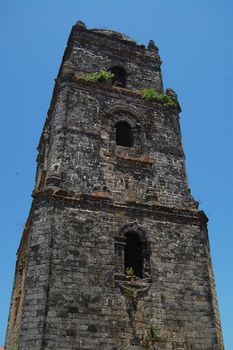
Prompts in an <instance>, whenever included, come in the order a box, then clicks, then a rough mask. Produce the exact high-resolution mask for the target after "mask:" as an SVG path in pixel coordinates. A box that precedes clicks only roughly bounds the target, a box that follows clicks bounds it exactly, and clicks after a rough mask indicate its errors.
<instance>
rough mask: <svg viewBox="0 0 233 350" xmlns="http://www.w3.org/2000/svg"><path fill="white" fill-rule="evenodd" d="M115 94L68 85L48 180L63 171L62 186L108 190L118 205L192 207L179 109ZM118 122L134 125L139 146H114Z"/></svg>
mask: <svg viewBox="0 0 233 350" xmlns="http://www.w3.org/2000/svg"><path fill="white" fill-rule="evenodd" d="M115 90H116V89H115ZM115 90H114V89H111V88H110V87H109V88H108V89H107V91H106V87H105V88H104V84H97V86H96V85H95V84H94V86H93V83H90V84H85V85H82V83H81V82H80V81H78V82H77V83H72V82H70V83H66V84H64V87H63V89H61V90H60V94H61V95H60V94H59V95H58V103H57V105H56V110H55V111H54V114H53V120H52V123H51V131H50V133H51V135H52V136H51V140H50V141H51V142H50V149H49V153H48V160H47V178H49V177H53V174H56V173H59V176H60V178H61V179H62V181H61V183H60V186H61V188H62V189H64V190H67V191H72V192H76V193H82V192H84V193H92V192H99V191H104V192H106V193H108V195H109V196H110V197H112V198H114V199H115V200H117V201H130V200H136V201H137V202H141V203H143V202H147V201H151V200H153V201H154V202H156V203H159V204H160V205H167V206H171V207H174V206H176V207H186V208H188V207H189V206H190V205H192V203H193V198H192V197H191V196H190V193H189V189H188V184H187V179H186V172H185V164H184V156H183V151H182V146H181V136H180V131H179V120H178V113H177V111H176V110H174V109H171V108H167V107H163V106H162V105H159V104H156V103H153V102H152V103H149V102H145V101H143V100H142V98H141V97H140V96H138V95H136V96H131V95H130V93H129V94H128V95H121V94H119V93H117V92H115ZM64 95H65V96H66V100H65V101H66V103H64V100H63V99H62V97H63V96H64ZM60 101H62V102H61V103H60ZM112 107H115V109H113V110H112ZM119 120H127V121H128V122H129V123H131V124H132V127H133V130H134V139H135V147H133V148H125V147H121V146H117V145H116V144H115V134H114V133H115V129H114V126H115V123H116V122H117V121H119ZM64 125H65V127H64Z"/></svg>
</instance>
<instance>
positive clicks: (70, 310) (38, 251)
mask: <svg viewBox="0 0 233 350" xmlns="http://www.w3.org/2000/svg"><path fill="white" fill-rule="evenodd" d="M221 339H222V338H221V328H220V322H219V316H218V307H217V303H216V297H215V291H214V281H213V274H212V267H211V261H210V254H209V245H208V236H207V228H206V220H205V216H204V214H202V213H201V212H197V211H196V212H195V211H194V212H191V211H190V212H188V211H183V212H182V211H179V210H171V209H169V210H165V208H161V207H158V208H155V207H153V208H152V207H151V208H149V207H145V206H144V207H140V206H136V205H133V204H132V203H131V204H130V203H129V204H127V205H125V206H122V205H119V206H118V205H116V204H114V205H113V204H112V203H110V202H108V200H106V199H103V198H96V199H90V198H84V197H83V198H82V199H79V200H77V199H74V198H73V199H71V198H66V197H63V196H51V195H40V196H38V197H37V198H36V199H35V200H34V204H33V206H32V209H31V214H30V220H29V222H28V228H27V233H25V236H24V237H23V239H22V242H21V246H20V249H19V255H18V263H17V268H16V276H15V285H14V291H13V296H12V303H11V313H10V318H9V324H8V335H7V340H6V350H13V349H14V350H16V349H17V350H32V349H33V350H42V349H43V350H49V349H53V350H54V349H59V350H82V349H86V350H94V349H95V350H100V349H101V350H102V349H104V350H130V349H132V350H133V349H134V350H143V349H160V350H172V349H180V350H181V349H183V350H186V349H187V350H188V349H189V350H191V349H192V350H220V349H223V347H222V340H221Z"/></svg>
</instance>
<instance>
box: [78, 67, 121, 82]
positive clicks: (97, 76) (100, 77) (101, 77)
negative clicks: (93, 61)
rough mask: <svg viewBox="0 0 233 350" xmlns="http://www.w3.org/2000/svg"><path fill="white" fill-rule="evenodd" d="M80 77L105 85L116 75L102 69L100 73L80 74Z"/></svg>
mask: <svg viewBox="0 0 233 350" xmlns="http://www.w3.org/2000/svg"><path fill="white" fill-rule="evenodd" d="M80 77H81V78H83V79H85V80H89V81H92V82H94V83H104V82H106V81H108V80H110V79H112V78H113V77H114V74H113V73H111V72H108V71H106V70H104V69H101V70H100V71H99V72H93V73H80Z"/></svg>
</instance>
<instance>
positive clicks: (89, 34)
mask: <svg viewBox="0 0 233 350" xmlns="http://www.w3.org/2000/svg"><path fill="white" fill-rule="evenodd" d="M84 58H85V59H84ZM160 65H161V60H160V57H159V54H158V48H157V47H156V46H155V44H154V42H153V41H152V40H151V41H150V42H149V44H148V46H147V48H146V47H145V46H144V45H139V44H137V43H136V41H134V40H132V39H130V38H129V37H128V36H126V35H123V34H121V33H118V32H115V31H112V30H106V29H87V28H86V26H85V24H84V23H82V22H80V21H79V22H77V23H76V24H75V25H74V26H73V28H72V31H71V34H70V37H69V40H68V43H67V48H66V51H65V54H64V57H63V65H62V67H63V66H64V67H63V68H65V69H61V70H60V75H62V74H63V73H64V71H65V72H67V69H68V70H69V71H70V73H71V72H72V73H73V74H76V75H77V74H80V73H88V72H98V71H100V70H106V71H109V70H111V68H112V67H120V68H122V69H123V70H124V71H125V74H126V86H125V87H126V88H127V89H137V90H140V89H144V88H147V87H148V86H153V87H154V88H155V89H156V90H157V91H160V92H162V91H163V84H162V76H161V71H160Z"/></svg>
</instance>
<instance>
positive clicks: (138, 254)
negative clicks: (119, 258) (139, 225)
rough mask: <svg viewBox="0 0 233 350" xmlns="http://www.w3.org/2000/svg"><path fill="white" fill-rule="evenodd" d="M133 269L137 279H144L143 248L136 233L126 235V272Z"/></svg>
mask: <svg viewBox="0 0 233 350" xmlns="http://www.w3.org/2000/svg"><path fill="white" fill-rule="evenodd" d="M127 268H132V269H133V272H134V275H135V276H136V277H140V278H143V246H142V242H141V240H140V238H139V237H138V235H137V234H135V233H134V232H128V233H127V234H126V245H125V270H126V269H127Z"/></svg>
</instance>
